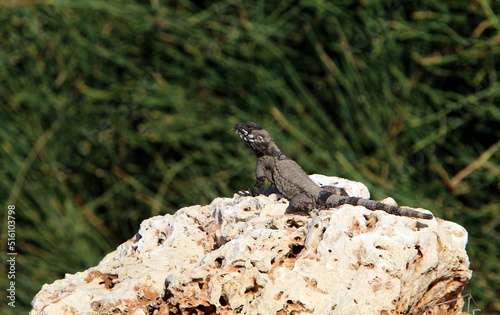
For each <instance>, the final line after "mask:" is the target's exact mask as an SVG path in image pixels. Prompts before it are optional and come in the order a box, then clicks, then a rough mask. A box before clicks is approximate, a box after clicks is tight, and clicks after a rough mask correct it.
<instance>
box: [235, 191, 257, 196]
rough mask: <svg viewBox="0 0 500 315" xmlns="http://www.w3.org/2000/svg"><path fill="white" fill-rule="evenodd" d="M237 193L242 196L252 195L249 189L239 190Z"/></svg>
mask: <svg viewBox="0 0 500 315" xmlns="http://www.w3.org/2000/svg"><path fill="white" fill-rule="evenodd" d="M237 194H238V195H240V196H242V197H252V196H253V194H252V192H251V191H250V190H240V191H238V192H237Z"/></svg>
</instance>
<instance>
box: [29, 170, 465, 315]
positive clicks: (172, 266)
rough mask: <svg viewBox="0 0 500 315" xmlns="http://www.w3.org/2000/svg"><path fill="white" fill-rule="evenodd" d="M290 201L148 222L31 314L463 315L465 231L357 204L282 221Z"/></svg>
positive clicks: (232, 204) (225, 202)
mask: <svg viewBox="0 0 500 315" xmlns="http://www.w3.org/2000/svg"><path fill="white" fill-rule="evenodd" d="M311 178H313V180H315V181H317V182H321V184H323V185H327V184H332V183H336V184H337V185H339V186H342V187H344V188H345V189H346V190H347V192H348V193H350V194H353V195H357V196H362V197H367V196H369V192H368V190H367V189H366V187H365V186H364V185H362V184H360V183H354V182H350V181H347V180H344V179H338V178H328V177H325V176H322V175H313V176H312V177H311ZM287 204H288V202H287V201H286V200H277V197H276V195H274V194H273V195H270V196H268V197H266V196H258V197H240V196H238V195H235V196H234V197H233V198H217V199H215V200H214V201H213V202H212V203H211V204H210V205H207V206H192V207H187V208H182V209H180V210H178V211H177V212H176V213H175V214H174V215H169V214H167V215H164V216H156V217H153V218H150V219H148V220H145V221H144V222H142V223H141V226H140V229H139V232H138V233H137V234H136V235H135V236H134V237H133V238H132V239H130V240H128V241H127V242H125V243H123V244H122V245H120V246H119V247H118V248H117V250H115V251H114V252H112V253H110V254H108V255H107V256H106V257H104V259H103V260H102V261H101V262H100V263H99V265H97V266H95V267H92V268H90V269H88V270H86V271H83V272H79V273H77V274H75V275H69V274H67V275H66V277H65V278H64V279H62V280H57V281H55V282H54V283H52V284H46V285H44V286H43V288H42V290H41V291H40V292H39V293H38V294H37V295H36V296H35V298H34V300H33V302H32V305H33V309H32V311H31V314H134V315H139V314H141V315H142V314H263V315H264V314H422V313H423V312H425V311H427V314H458V313H460V311H461V308H462V305H463V300H462V299H459V297H460V293H461V291H462V289H463V287H464V286H465V284H466V283H467V282H468V280H469V279H470V277H471V271H470V270H469V269H468V267H469V260H468V257H467V253H466V251H465V245H466V243H467V231H466V230H465V229H464V228H463V227H461V226H460V225H458V224H455V223H453V222H449V221H444V220H441V219H439V218H435V219H433V220H420V219H419V220H417V219H413V218H406V217H398V216H394V215H390V214H387V213H385V212H383V211H370V210H367V209H365V208H364V207H360V206H351V205H343V206H341V207H339V208H335V209H331V210H326V211H321V212H320V215H319V216H317V217H314V218H310V217H306V216H297V215H295V216H294V215H284V212H285V209H286V207H287ZM421 210H423V209H421Z"/></svg>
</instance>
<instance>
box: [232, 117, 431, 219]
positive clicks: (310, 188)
mask: <svg viewBox="0 0 500 315" xmlns="http://www.w3.org/2000/svg"><path fill="white" fill-rule="evenodd" d="M232 130H233V131H235V132H236V133H237V134H238V135H239V136H240V137H241V138H242V139H243V141H245V143H246V144H247V145H248V146H249V147H250V148H251V149H252V150H253V151H254V153H255V154H256V155H257V158H258V159H257V165H256V167H255V177H256V178H257V181H256V182H255V185H254V187H253V189H252V190H251V191H250V193H251V195H252V196H257V195H259V194H260V193H261V192H262V191H263V188H264V183H265V180H266V179H267V180H268V181H270V182H271V183H272V184H273V185H274V187H275V188H276V189H277V190H278V192H279V193H280V194H281V195H283V196H284V197H285V198H286V199H288V200H289V202H290V203H289V206H288V208H287V209H286V211H285V214H291V213H306V214H311V211H319V210H325V209H329V208H334V207H338V206H340V205H343V204H350V205H357V206H364V207H365V208H367V209H370V210H383V211H385V212H387V213H389V214H393V215H398V216H407V217H413V218H421V219H429V220H430V219H432V218H433V215H432V214H430V213H424V212H420V211H416V210H413V209H411V208H408V207H397V206H393V205H389V204H386V203H382V202H379V201H375V200H371V199H364V198H360V197H354V196H349V195H348V194H347V192H346V190H345V189H343V188H340V187H335V186H319V185H317V184H316V183H314V182H313V181H312V180H311V179H310V178H309V176H308V175H307V174H306V173H305V172H304V170H303V169H302V168H301V167H300V166H299V164H297V162H295V161H294V160H292V159H290V158H289V157H288V156H287V155H286V153H285V152H284V151H283V150H281V149H280V148H279V147H278V146H277V145H276V143H275V142H274V140H273V138H272V137H271V135H270V134H269V132H267V131H266V130H265V129H263V128H261V127H259V126H257V125H256V124H255V123H254V122H243V123H238V124H236V125H235V126H234V127H233V129H232Z"/></svg>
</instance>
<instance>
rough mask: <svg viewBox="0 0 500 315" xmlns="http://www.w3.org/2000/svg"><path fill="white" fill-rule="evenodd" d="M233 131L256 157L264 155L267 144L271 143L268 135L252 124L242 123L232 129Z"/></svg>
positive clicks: (271, 139)
mask: <svg viewBox="0 0 500 315" xmlns="http://www.w3.org/2000/svg"><path fill="white" fill-rule="evenodd" d="M233 130H234V131H235V132H236V133H237V134H238V135H239V136H240V137H241V139H243V141H245V143H246V144H248V146H249V147H250V148H252V150H254V152H255V153H256V154H257V156H262V155H264V152H265V151H266V150H267V148H268V146H269V143H271V141H273V138H271V136H270V135H269V133H268V132H267V131H266V130H265V129H263V128H261V127H259V126H257V125H256V124H255V123H253V122H244V123H239V124H236V125H235V126H234V127H233Z"/></svg>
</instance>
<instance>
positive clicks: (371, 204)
mask: <svg viewBox="0 0 500 315" xmlns="http://www.w3.org/2000/svg"><path fill="white" fill-rule="evenodd" d="M332 197H334V198H332ZM344 204H349V205H354V206H363V207H365V208H367V209H370V210H383V211H385V212H387V213H390V214H394V215H399V216H405V217H412V218H420V219H427V220H431V219H432V218H434V216H433V215H432V214H430V213H425V212H420V211H416V210H413V209H410V208H408V207H396V206H391V205H388V204H386V203H383V202H379V201H375V200H370V199H363V198H358V197H347V198H346V197H339V196H331V197H330V198H328V200H327V203H326V205H327V206H332V207H336V206H340V205H344Z"/></svg>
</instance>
